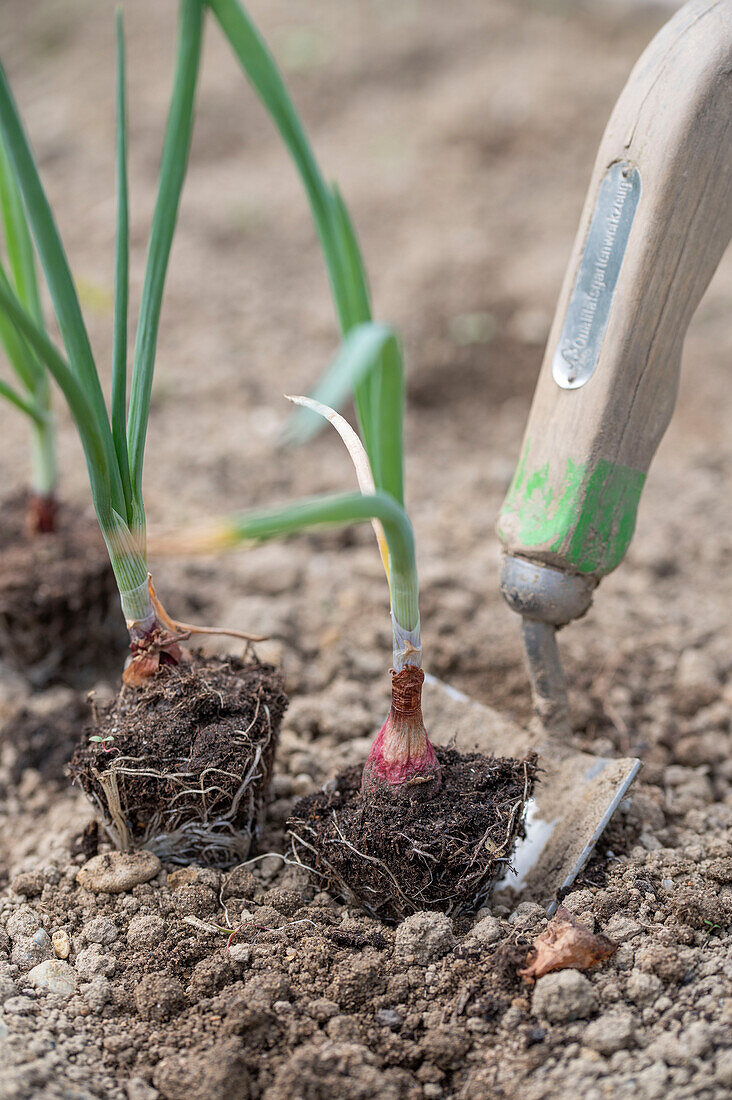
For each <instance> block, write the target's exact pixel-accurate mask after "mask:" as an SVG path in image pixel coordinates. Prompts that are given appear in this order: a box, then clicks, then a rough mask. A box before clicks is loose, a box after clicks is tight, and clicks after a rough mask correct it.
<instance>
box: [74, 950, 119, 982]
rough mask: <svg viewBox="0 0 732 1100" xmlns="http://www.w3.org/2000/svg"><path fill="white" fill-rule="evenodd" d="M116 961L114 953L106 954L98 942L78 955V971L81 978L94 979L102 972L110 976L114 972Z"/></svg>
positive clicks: (105, 975)
mask: <svg viewBox="0 0 732 1100" xmlns="http://www.w3.org/2000/svg"><path fill="white" fill-rule="evenodd" d="M115 968H116V962H115V959H114V958H113V956H112V955H105V954H104V952H103V951H102V949H101V947H100V945H99V944H98V943H93V944H91V946H90V947H85V948H84V950H83V951H79V953H78V954H77V956H76V971H77V973H78V974H79V976H80V977H81V978H87V979H89V980H90V979H92V978H94V977H96V976H97V974H101V975H103V976H104V977H107V978H108V977H110V976H111V975H112V974H114V971H115Z"/></svg>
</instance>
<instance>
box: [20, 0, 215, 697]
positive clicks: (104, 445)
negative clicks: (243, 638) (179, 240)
mask: <svg viewBox="0 0 732 1100" xmlns="http://www.w3.org/2000/svg"><path fill="white" fill-rule="evenodd" d="M180 13H181V14H180V24H179V35H178V46H177V58H176V71H175V77H174V84H173V93H172V97H171V103H170V112H169V117H168V125H167V130H166V135H165V142H164V146H163V154H162V161H161V167H160V179H159V184H158V195H157V202H156V206H155V212H154V215H153V221H152V229H151V234H150V244H149V251H148V259H147V267H146V272H145V281H144V286H143V292H142V301H141V305H140V315H139V320H138V325H137V339H136V342H135V351H134V358H133V367H132V376H131V384H130V394H129V410H128V409H127V358H128V356H127V299H128V254H129V228H128V198H127V168H126V158H127V153H126V107H125V75H124V74H125V65H124V45H123V37H122V29H121V16H120V15H118V18H117V58H118V80H117V189H118V213H117V232H116V253H115V295H114V350H113V363H112V393H111V403H110V410H109V412H108V411H107V406H106V402H105V398H104V394H103V392H102V385H101V381H100V376H99V372H98V370H97V365H96V363H95V361H94V356H93V353H92V349H91V343H90V340H89V336H88V333H87V329H86V326H85V323H84V319H83V317H82V313H81V307H80V305H79V300H78V297H77V294H76V289H75V286H74V282H73V279H72V276H71V272H70V269H69V265H68V261H67V259H66V254H65V252H64V248H63V245H62V243H61V238H60V236H59V233H58V230H57V228H56V223H55V219H54V216H53V213H52V210H51V207H50V205H49V203H48V199H47V198H46V194H45V192H44V189H43V185H42V184H41V180H40V176H39V174H38V169H37V167H36V163H35V159H34V156H33V153H32V151H31V147H30V144H29V142H28V139H27V137H26V134H25V131H24V129H23V126H22V123H21V120H20V117H19V114H18V111H17V108H16V105H15V102H14V99H13V96H12V92H11V90H10V86H9V84H8V81H7V78H6V76H5V73H4V71H3V70H2V69H1V68H0V132H1V134H2V140H3V143H4V146H5V149H6V151H7V154H8V159H9V162H10V164H11V166H12V171H13V175H14V180H15V182H16V183H17V187H18V191H19V194H20V196H21V197H22V202H23V204H24V207H25V211H26V215H27V219H28V223H29V226H30V230H31V232H32V234H33V237H34V239H35V245H36V250H37V252H38V256H39V258H40V261H41V265H42V267H43V270H44V273H45V277H46V281H47V283H48V288H49V291H50V294H51V299H52V302H53V307H54V313H55V317H56V321H57V323H58V327H59V330H60V333H61V336H62V340H63V344H64V347H65V351H66V357H64V355H63V354H62V353H61V352H60V351H59V350H58V349H57V347H56V346H55V345H54V344H53V343H52V342H51V340H50V339H49V337H48V335H47V333H46V331H45V329H44V327H43V324H42V321H41V319H40V317H39V316H38V314H37V312H36V311H35V310H33V309H29V308H28V302H27V300H26V301H24V300H23V297H21V296H19V295H18V294H17V293H16V291H15V290H14V288H13V287H12V286H11V285H10V283H9V282H8V281H7V280H3V279H0V315H1V316H2V318H3V328H4V329H5V330H6V332H7V333H9V334H10V335H11V337H12V338H13V339H16V340H17V341H18V342H19V343H20V342H22V346H23V347H25V348H27V349H29V351H30V353H31V355H32V357H33V361H34V362H36V361H37V362H38V363H40V364H43V366H44V367H45V368H46V370H47V372H48V374H50V375H51V376H52V377H53V378H54V379H55V381H56V382H57V384H58V386H59V387H60V389H61V390H62V392H63V395H64V397H65V398H66V400H67V402H68V405H69V408H70V410H71V413H72V415H73V417H74V420H75V423H76V427H77V429H78V433H79V436H80V439H81V443H82V446H83V449H84V455H85V458H86V464H87V469H88V473H89V480H90V484H91V490H92V497H93V501H94V508H95V511H96V514H97V518H98V520H99V526H100V528H101V531H102V535H103V537H104V541H105V543H106V545H107V549H108V551H109V557H110V561H111V564H112V569H113V571H114V575H115V578H116V581H117V586H118V588H119V593H120V598H121V603H122V609H123V612H124V615H125V618H126V620H127V626H128V630H129V633H130V639H131V643H132V648H133V653H134V658H133V661H132V662H131V664H130V665H129V667H128V669H127V670H126V674H125V675H126V682H128V683H139V682H141V681H142V680H143V679H144V678H145V677H146V676H148V675H150V674H151V673H152V672H154V670H155V669H156V668H157V667H158V666H159V664H160V661H161V660H163V661H164V662H165V661H167V662H169V663H175V662H176V661H177V660H178V659H179V656H180V647H179V645H178V642H177V640H176V639H175V637H174V635H173V632H171V631H170V630H167V629H166V628H164V627H163V625H162V624H161V623H160V621H159V619H158V616H157V615H156V612H155V610H154V607H153V603H152V600H151V595H150V591H149V587H148V569H147V558H146V541H145V510H144V505H143V500H142V467H143V456H144V451H145V437H146V433H147V424H148V416H149V411H150V395H151V389H152V378H153V368H154V361H155V349H156V344H157V337H158V328H159V322H160V312H161V307H162V298H163V287H164V283H165V276H166V271H167V265H168V258H169V255H170V249H171V245H172V240H173V231H174V228H175V223H176V219H177V213H178V203H179V199H180V194H181V189H182V186H183V179H184V176H185V169H186V161H187V157H188V149H189V144H190V135H191V129H192V122H193V102H194V93H195V87H196V78H197V73H198V64H199V55H200V48H201V33H202V19H203V9H202V4H201V0H183V2H182V3H181V8H180ZM39 369H40V368H39ZM44 381H45V384H46V385H47V377H46V379H45V380H44Z"/></svg>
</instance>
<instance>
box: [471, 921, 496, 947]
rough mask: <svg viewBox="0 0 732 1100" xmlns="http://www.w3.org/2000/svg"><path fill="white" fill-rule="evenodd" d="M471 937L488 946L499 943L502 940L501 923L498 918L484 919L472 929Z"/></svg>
mask: <svg viewBox="0 0 732 1100" xmlns="http://www.w3.org/2000/svg"><path fill="white" fill-rule="evenodd" d="M470 937H471V939H474V940H478V942H479V943H484V944H486V945H489V944H491V943H497V942H498V940H500V938H501V922H500V921H499V919H498V917H493V916H489V917H483V919H482V920H479V921H478V922H477V924H474V925H473V927H472V928H471V930H470Z"/></svg>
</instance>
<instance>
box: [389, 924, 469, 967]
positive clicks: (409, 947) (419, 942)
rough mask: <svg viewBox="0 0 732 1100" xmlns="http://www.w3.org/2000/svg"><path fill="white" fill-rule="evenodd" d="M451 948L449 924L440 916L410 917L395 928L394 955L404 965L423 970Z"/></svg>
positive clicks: (452, 941) (452, 944)
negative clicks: (406, 963)
mask: <svg viewBox="0 0 732 1100" xmlns="http://www.w3.org/2000/svg"><path fill="white" fill-rule="evenodd" d="M454 946H455V936H454V934H453V930H452V921H451V920H450V918H449V917H448V916H446V915H445V914H444V913H432V912H425V913H413V914H412V915H411V916H410V917H407V919H406V920H404V921H402V923H401V924H400V925H399V927H398V928H397V933H396V954H397V957H398V958H400V959H402V960H403V961H405V962H416V963H418V964H421V965H423V966H426V965H427V963H430V962H432V961H433V960H434V959H440V958H442V956H443V955H446V954H447V952H448V951H451V950H452V948H453V947H454Z"/></svg>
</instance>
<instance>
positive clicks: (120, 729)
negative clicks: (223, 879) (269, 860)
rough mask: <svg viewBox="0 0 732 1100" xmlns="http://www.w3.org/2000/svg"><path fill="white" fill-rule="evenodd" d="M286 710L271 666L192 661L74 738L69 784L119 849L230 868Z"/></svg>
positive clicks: (253, 813)
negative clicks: (79, 789) (81, 792)
mask: <svg viewBox="0 0 732 1100" xmlns="http://www.w3.org/2000/svg"><path fill="white" fill-rule="evenodd" d="M286 706H287V697H286V696H285V693H284V690H283V686H282V679H281V676H280V674H279V672H277V670H276V669H274V668H273V667H272V666H270V665H265V664H261V663H260V662H259V661H257V660H256V659H254V660H250V661H248V662H244V661H242V660H239V659H237V658H227V659H222V658H203V657H202V656H201V655H200V654H194V656H193V657H192V658H191V660H190V661H189V662H187V663H185V664H181V665H178V666H174V665H168V666H166V667H164V668H161V670H160V672H159V673H158V675H157V676H156V677H154V678H153V679H151V680H149V681H148V682H147V683H146V684H145V686H144V687H141V688H130V687H123V688H122V690H121V691H120V693H119V695H118V696H117V698H116V700H115V701H114V703H112V704H111V706H109V707H107V708H106V709H105V710H102V711H100V713H99V715H98V722H97V725H96V727H94V728H88V729H86V730H85V731H84V733H83V734H82V740H81V743H80V745H79V747H78V748H77V750H76V753H75V754H74V758H73V760H72V762H71V765H70V774H71V776H72V778H73V779H74V781H75V782H76V783H78V785H79V786H80V787H82V789H83V790H84V792H85V793H86V795H87V796H88V797H89V799H90V801H91V802H92V803H93V804H94V805H95V807H96V808H97V809H98V810H99V811H100V813H101V815H102V819H103V823H104V826H105V828H106V830H107V832H108V834H109V835H110V836H111V837H112V838H113V840H114V842H115V844H116V845H117V847H119V848H122V849H125V848H129V847H142V848H146V849H148V850H149V851H151V852H154V853H155V854H156V855H157V856H159V857H160V858H161V859H165V860H168V861H171V862H175V863H190V862H192V861H194V860H195V861H196V862H198V863H202V864H207V865H210V866H221V867H225V866H231V865H232V864H234V863H238V862H240V861H241V860H243V859H246V857H247V855H248V854H249V850H250V847H251V844H252V840H253V839H254V837H255V836H256V834H257V832H258V829H259V824H260V818H261V814H262V810H263V808H264V804H265V801H266V798H267V794H268V791H269V782H270V778H271V773H272V764H273V760H274V752H275V745H276V742H277V736H278V731H279V725H280V721H281V718H282V715H283V714H284V711H285V708H286ZM91 737H94V738H95V739H96V738H99V740H95V741H91Z"/></svg>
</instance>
